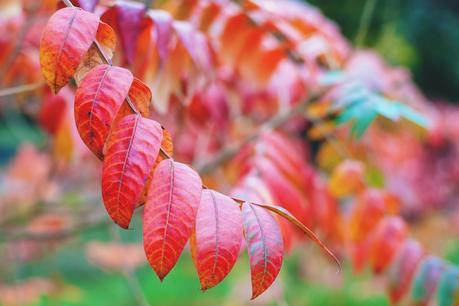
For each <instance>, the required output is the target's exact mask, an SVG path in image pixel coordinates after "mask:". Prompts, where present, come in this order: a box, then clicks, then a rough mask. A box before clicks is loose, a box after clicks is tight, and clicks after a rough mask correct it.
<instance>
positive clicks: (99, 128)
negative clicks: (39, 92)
mask: <svg viewBox="0 0 459 306" xmlns="http://www.w3.org/2000/svg"><path fill="white" fill-rule="evenodd" d="M132 80H133V77H132V73H131V72H130V71H129V70H127V69H124V68H120V67H112V66H109V65H99V66H97V67H96V68H94V69H93V70H91V72H89V73H88V75H87V76H86V78H85V79H84V80H83V82H82V83H81V86H80V87H78V89H77V91H76V94H75V122H76V125H77V128H78V132H79V133H80V136H81V139H83V141H84V143H85V144H86V145H87V146H88V148H89V149H90V150H91V151H92V152H93V153H94V154H95V155H97V156H98V157H99V158H102V156H103V154H102V152H103V148H104V144H105V141H106V140H107V136H108V134H109V131H110V126H111V125H112V122H113V120H114V118H115V116H116V114H117V113H118V110H119V108H120V107H121V104H122V103H123V101H124V99H125V97H126V96H127V94H128V91H129V87H130V86H131V83H132Z"/></svg>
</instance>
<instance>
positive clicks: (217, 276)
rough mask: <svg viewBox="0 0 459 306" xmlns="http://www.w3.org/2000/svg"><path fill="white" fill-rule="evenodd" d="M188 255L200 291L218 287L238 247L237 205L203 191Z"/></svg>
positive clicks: (211, 192) (239, 228) (210, 191)
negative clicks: (193, 260)
mask: <svg viewBox="0 0 459 306" xmlns="http://www.w3.org/2000/svg"><path fill="white" fill-rule="evenodd" d="M192 237H193V238H192V241H193V243H192V246H193V247H192V253H193V258H194V259H195V265H196V269H197V271H198V275H199V279H200V281H201V288H202V290H207V289H209V288H212V287H214V286H215V285H217V284H218V283H220V282H221V281H222V280H223V279H224V278H225V277H226V275H228V273H229V272H230V271H231V269H232V268H233V266H234V264H235V263H236V260H237V258H238V255H239V251H240V249H241V243H242V216H241V210H240V209H239V205H238V204H237V203H236V202H235V201H234V200H232V199H231V198H229V197H227V196H225V195H223V194H221V193H218V192H216V191H213V190H203V192H202V195H201V204H200V205H199V209H198V213H197V215H196V225H195V230H194V231H193V236H192Z"/></svg>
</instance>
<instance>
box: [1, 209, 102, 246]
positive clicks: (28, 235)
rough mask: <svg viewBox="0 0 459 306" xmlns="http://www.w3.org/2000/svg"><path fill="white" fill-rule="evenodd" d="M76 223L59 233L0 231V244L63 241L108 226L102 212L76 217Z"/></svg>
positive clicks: (15, 229) (16, 230)
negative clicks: (89, 230)
mask: <svg viewBox="0 0 459 306" xmlns="http://www.w3.org/2000/svg"><path fill="white" fill-rule="evenodd" d="M77 219H78V221H77V222H76V223H75V224H73V225H72V226H70V227H68V228H64V229H62V230H59V231H49V232H44V233H34V232H30V231H28V230H18V229H17V228H14V229H11V230H2V231H0V242H5V241H16V240H36V241H47V240H53V239H63V238H68V237H72V236H75V235H77V234H79V233H81V232H84V231H86V230H88V229H94V228H98V227H101V226H106V225H108V224H110V222H109V221H110V220H109V219H108V218H107V214H106V213H105V212H104V211H100V212H98V213H97V212H91V213H88V214H85V215H83V216H78V217H77Z"/></svg>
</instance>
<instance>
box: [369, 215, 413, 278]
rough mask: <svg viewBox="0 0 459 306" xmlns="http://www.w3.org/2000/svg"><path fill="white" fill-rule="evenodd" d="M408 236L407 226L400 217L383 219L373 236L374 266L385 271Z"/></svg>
mask: <svg viewBox="0 0 459 306" xmlns="http://www.w3.org/2000/svg"><path fill="white" fill-rule="evenodd" d="M406 236H407V227H406V224H405V222H404V221H403V219H401V218H400V217H388V218H385V219H383V220H382V221H381V222H380V223H379V225H378V227H377V228H376V232H375V233H374V236H373V237H372V239H373V242H372V267H373V271H374V272H375V273H377V274H378V273H381V272H383V271H384V270H385V269H386V268H387V267H388V266H389V264H390V263H391V262H392V260H393V259H394V257H395V255H396V254H397V251H398V250H399V249H400V247H401V246H402V243H403V241H404V240H405V239H406Z"/></svg>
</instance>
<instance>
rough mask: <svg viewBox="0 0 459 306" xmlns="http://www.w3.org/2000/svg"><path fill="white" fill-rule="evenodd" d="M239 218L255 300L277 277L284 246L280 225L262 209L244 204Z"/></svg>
mask: <svg viewBox="0 0 459 306" xmlns="http://www.w3.org/2000/svg"><path fill="white" fill-rule="evenodd" d="M242 218H243V222H244V223H243V224H244V236H245V240H246V242H247V249H248V252H249V259H250V274H251V278H252V299H254V298H256V297H257V296H259V295H260V294H262V293H263V292H264V291H265V290H266V289H268V288H269V286H271V285H272V283H273V282H274V280H275V279H276V277H277V275H278V274H279V272H280V269H281V266H282V260H283V256H284V245H283V241H282V234H281V231H280V228H279V225H278V224H277V222H276V220H275V219H274V217H273V216H272V215H271V214H270V213H269V212H267V211H266V210H264V209H263V208H261V207H258V206H255V205H253V204H251V203H249V202H245V203H244V204H243V205H242Z"/></svg>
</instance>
